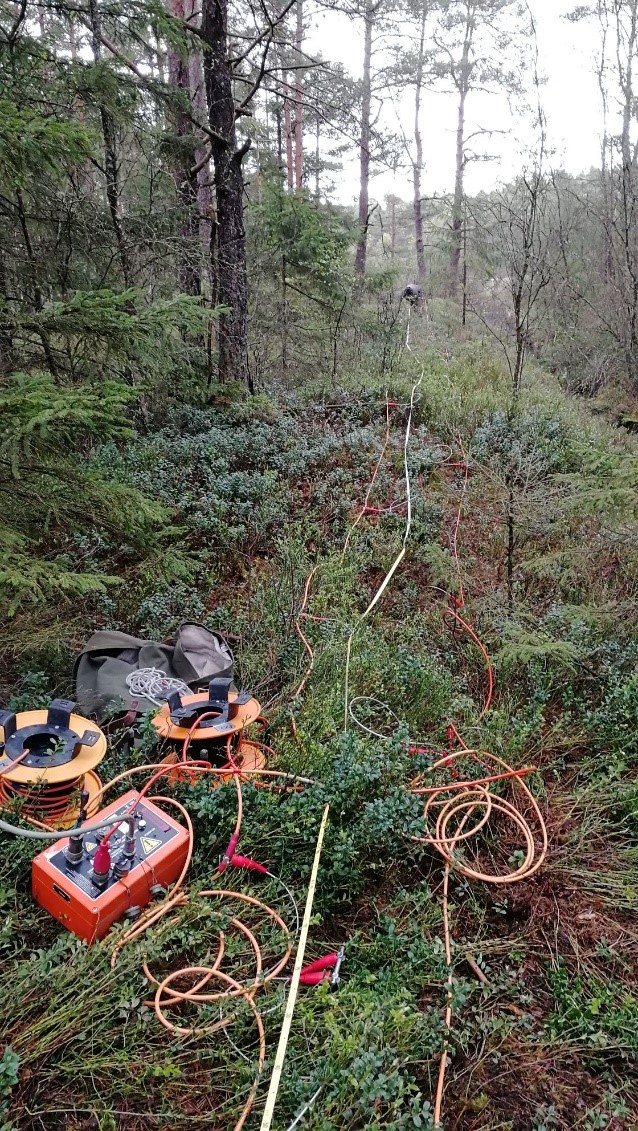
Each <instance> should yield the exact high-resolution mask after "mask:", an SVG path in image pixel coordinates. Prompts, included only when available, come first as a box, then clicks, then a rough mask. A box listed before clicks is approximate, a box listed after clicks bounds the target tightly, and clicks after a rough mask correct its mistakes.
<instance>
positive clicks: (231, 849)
mask: <svg viewBox="0 0 638 1131" xmlns="http://www.w3.org/2000/svg"><path fill="white" fill-rule="evenodd" d="M238 843H239V833H233V835H232V836H231V838H230V840H229V841H228V848H227V849H226V851H225V853H224V855H223V856H222V858H221V860H220V862H219V868H218V869H217V871H218V872H225V871H226V869H227V867H228V865H229V864H231V863H232V859H233V856H234V855H235V849H236V848H237V845H238Z"/></svg>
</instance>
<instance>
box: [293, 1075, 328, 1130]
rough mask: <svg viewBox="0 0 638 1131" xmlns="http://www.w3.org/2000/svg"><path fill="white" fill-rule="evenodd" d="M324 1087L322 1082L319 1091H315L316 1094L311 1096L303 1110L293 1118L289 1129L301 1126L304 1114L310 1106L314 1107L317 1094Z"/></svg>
mask: <svg viewBox="0 0 638 1131" xmlns="http://www.w3.org/2000/svg"><path fill="white" fill-rule="evenodd" d="M322 1088H323V1084H320V1085H319V1087H318V1088H317V1091H316V1092H315V1094H314V1096H311V1097H310V1099H309V1100H308V1103H307V1104H305V1105H304V1107H302V1109H301V1111H300V1112H299V1115H298V1116H297V1117H296V1118H295V1119H293V1121H292V1123H291V1124H290V1127H289V1128H288V1131H294V1128H295V1127H298V1126H299V1124H300V1123H301V1121H302V1119H303V1117H304V1115H305V1114H306V1112H307V1111H308V1108H310V1107H312V1105H313V1103H314V1102H315V1100H316V1098H317V1096H318V1095H319V1092H320V1091H321V1089H322Z"/></svg>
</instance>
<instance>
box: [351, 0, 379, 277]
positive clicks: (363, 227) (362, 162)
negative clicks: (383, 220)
mask: <svg viewBox="0 0 638 1131" xmlns="http://www.w3.org/2000/svg"><path fill="white" fill-rule="evenodd" d="M364 21H365V35H364V46H363V85H362V90H361V138H360V155H359V166H360V179H359V239H358V242H357V250H356V254H355V260H354V270H355V274H356V275H359V276H360V277H363V276H364V275H365V273H366V257H367V251H368V224H369V221H370V207H369V203H370V200H369V184H370V107H371V101H372V91H371V67H372V25H373V23H374V9H373V6H372V4H371V3H370V0H366V8H365V14H364Z"/></svg>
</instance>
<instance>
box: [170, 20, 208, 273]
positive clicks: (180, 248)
mask: <svg viewBox="0 0 638 1131" xmlns="http://www.w3.org/2000/svg"><path fill="white" fill-rule="evenodd" d="M169 11H170V13H171V15H172V16H174V18H175V19H176V20H180V21H182V22H183V21H184V20H185V18H186V15H187V13H186V6H185V0H169ZM168 79H169V82H170V84H171V86H173V87H175V89H176V90H177V91H179V94H180V96H181V98H180V105H179V106H178V107H177V108H176V109H174V110H173V111H172V112H171V115H170V116H171V118H172V121H173V128H174V130H175V147H174V154H173V180H174V183H175V194H176V197H177V207H178V211H179V214H178V220H177V235H178V245H177V260H178V279H179V289H180V291H181V292H182V293H183V294H187V295H198V294H199V293H200V289H201V281H200V256H199V223H198V217H197V211H198V204H197V174H196V173H195V172H193V169H194V168H195V164H194V162H195V151H194V146H193V144H192V137H193V126H192V122H191V118H190V115H189V113H188V111H187V110H186V109H185V106H184V105H183V103H184V101H185V99H187V100H188V103H189V104H190V102H191V78H190V60H189V57H188V54H187V55H186V57H185V56H184V55H182V53H181V52H180V51H179V50H178V49H177V48H176V47H174V46H172V45H171V44H169V46H168ZM189 142H190V144H189Z"/></svg>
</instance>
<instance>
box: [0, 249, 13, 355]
mask: <svg viewBox="0 0 638 1131" xmlns="http://www.w3.org/2000/svg"><path fill="white" fill-rule="evenodd" d="M8 292H9V286H8V281H7V272H6V267H5V261H4V255H3V253H2V252H1V251H0V306H1V307H2V308H3V309H5V310H6V308H7V307H8V299H7V295H8ZM7 313H8V311H7ZM14 368H15V359H14V356H13V334H12V332H11V326H10V323H9V322H8V321H7V322H3V321H2V315H1V314H0V377H2V376H4V374H5V373H11V370H12V369H14Z"/></svg>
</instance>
